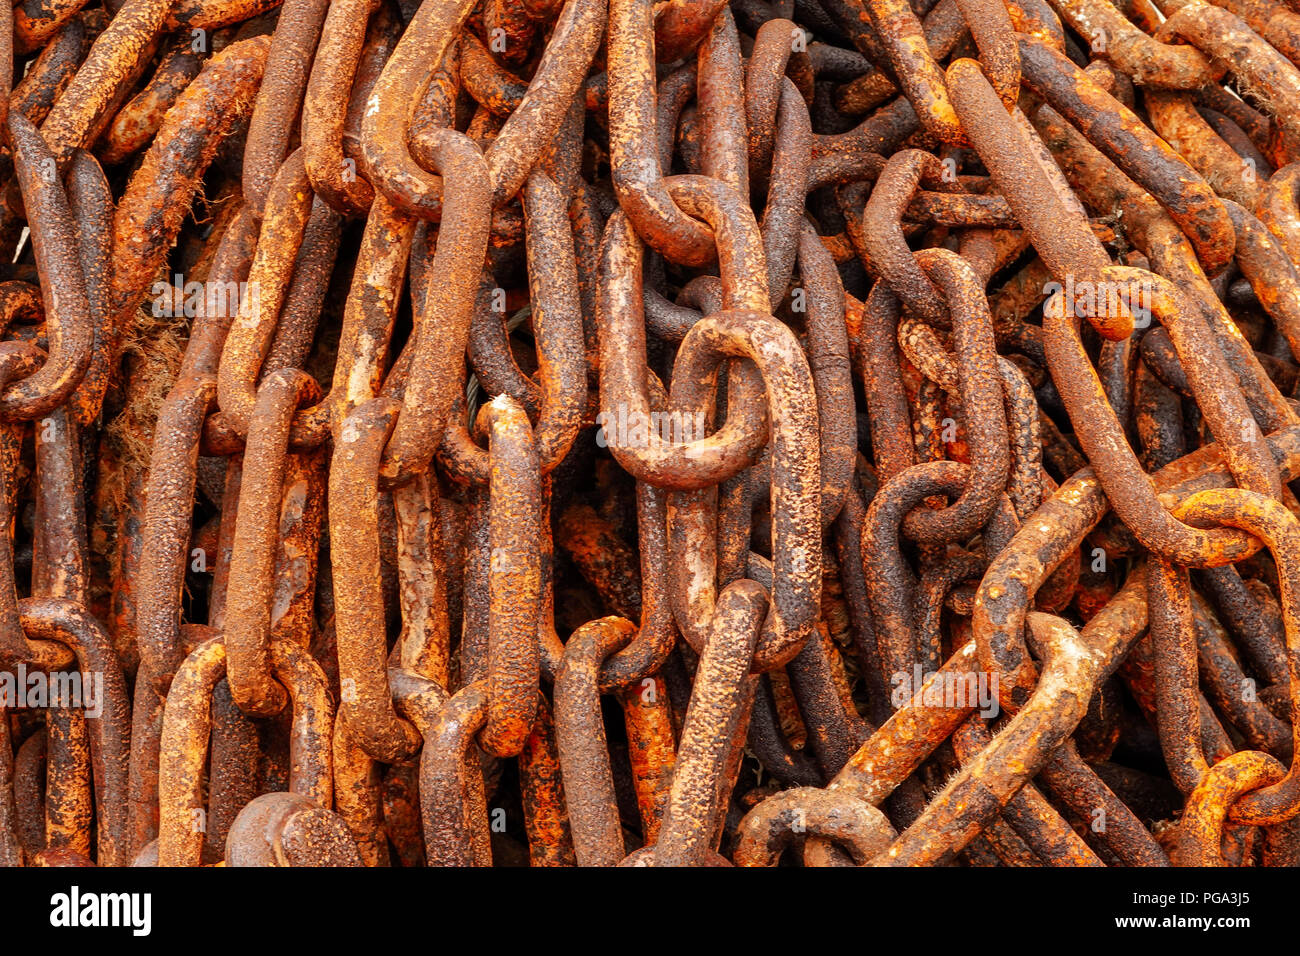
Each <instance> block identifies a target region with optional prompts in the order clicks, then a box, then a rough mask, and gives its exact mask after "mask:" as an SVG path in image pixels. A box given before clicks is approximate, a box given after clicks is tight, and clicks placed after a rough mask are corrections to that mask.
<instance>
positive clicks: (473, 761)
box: [420, 682, 492, 866]
mask: <svg viewBox="0 0 1300 956" xmlns="http://www.w3.org/2000/svg"><path fill="white" fill-rule="evenodd" d="M487 712H488V693H487V685H486V684H485V683H483V682H475V683H472V684H467V685H466V686H464V687H462V688H461V689H460V690H458V691H457V692H456V693H455V694H454V695H452V697H451V698H449V699H448V700H447V702H446V703H445V704H443V705H442V707H441V708H439V709H438V711H437V713H436V714H435V716H434V718H433V720H432V721H431V722H430V723H429V725H428V727H427V728H425V729H424V730H423V735H424V750H423V752H422V753H421V754H420V816H421V818H422V819H423V821H424V846H425V852H426V854H427V858H428V862H429V865H430V866H490V865H491V864H492V854H491V849H490V848H489V846H488V823H487V807H486V803H485V798H484V793H483V774H482V771H481V769H480V767H479V759H478V752H477V748H476V747H475V746H474V736H475V734H477V733H478V732H479V731H480V730H482V729H483V727H484V726H485V725H486V723H487Z"/></svg>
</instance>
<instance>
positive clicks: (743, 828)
mask: <svg viewBox="0 0 1300 956" xmlns="http://www.w3.org/2000/svg"><path fill="white" fill-rule="evenodd" d="M804 835H811V836H814V837H820V838H821V839H823V840H828V841H830V842H832V843H835V844H837V845H839V846H842V847H843V848H844V849H845V850H846V851H847V852H848V853H849V854H850V856H852V858H853V861H854V862H855V863H857V864H858V865H859V866H863V865H865V864H867V863H868V862H870V861H871V860H872V859H873V858H874V857H875V856H876V855H877V854H879V853H881V852H882V851H884V850H885V849H886V848H888V846H889V844H890V843H892V842H893V841H894V839H895V838H896V837H897V835H898V834H897V833H896V831H895V830H894V828H893V826H891V825H890V823H889V819H888V818H887V817H886V816H885V815H884V814H883V813H881V812H880V811H879V810H877V809H876V808H875V807H873V806H871V805H870V804H867V803H863V802H862V801H861V800H856V799H854V798H853V797H851V796H849V795H848V794H844V793H842V792H840V791H835V790H815V789H813V788H811V787H800V788H797V789H794V790H786V791H784V792H782V793H780V794H777V795H776V796H774V797H769V798H768V799H766V800H764V801H763V802H762V803H760V804H759V805H758V806H757V807H755V808H754V809H753V810H751V811H750V812H749V813H748V814H746V816H745V819H744V820H742V821H741V823H740V830H739V837H738V839H737V841H736V848H735V851H734V856H735V861H736V865H737V866H776V865H777V863H778V862H779V861H780V859H781V854H782V853H783V852H784V851H785V849H786V848H787V847H789V846H791V845H797V844H798V843H800V842H802V840H803V839H804V838H805V836H804Z"/></svg>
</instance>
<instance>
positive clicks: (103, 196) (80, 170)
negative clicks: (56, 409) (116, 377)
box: [67, 150, 120, 428]
mask: <svg viewBox="0 0 1300 956" xmlns="http://www.w3.org/2000/svg"><path fill="white" fill-rule="evenodd" d="M67 188H68V206H69V209H70V212H71V213H72V216H73V218H74V220H75V222H76V231H77V250H78V252H79V253H80V257H81V271H82V275H83V276H84V277H85V284H86V299H87V302H88V303H89V306H90V320H91V326H92V330H93V331H92V341H91V355H90V364H89V365H88V366H87V368H86V374H85V375H84V376H83V377H82V379H81V383H80V384H79V385H78V386H77V388H76V390H75V391H74V392H73V393H72V397H71V398H70V399H69V402H68V406H69V411H70V413H71V417H72V422H73V424H75V425H77V426H78V427H83V428H84V427H85V426H87V425H90V424H91V423H92V422H94V421H95V420H96V419H98V418H99V413H100V410H101V408H102V407H103V404H104V394H105V393H106V392H107V390H108V384H109V379H110V377H111V376H112V374H113V371H114V366H115V359H116V357H117V355H118V354H119V351H120V336H119V334H118V330H117V328H116V326H115V325H114V323H113V319H114V316H113V312H112V310H111V309H110V308H109V299H110V295H111V288H112V283H113V260H112V246H113V194H112V192H110V190H109V185H108V180H107V179H106V178H105V177H104V171H103V170H102V169H101V168H100V166H99V163H97V162H95V160H94V158H92V157H91V155H90V154H89V153H87V152H85V151H83V150H77V151H76V152H75V153H73V154H72V165H71V168H70V169H69V170H68V184H67Z"/></svg>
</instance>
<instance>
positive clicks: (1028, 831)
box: [952, 716, 1105, 866]
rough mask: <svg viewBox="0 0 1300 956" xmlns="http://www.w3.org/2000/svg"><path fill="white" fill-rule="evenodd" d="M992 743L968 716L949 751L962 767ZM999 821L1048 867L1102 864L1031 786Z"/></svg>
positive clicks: (1010, 803) (975, 719) (1013, 800)
mask: <svg viewBox="0 0 1300 956" xmlns="http://www.w3.org/2000/svg"><path fill="white" fill-rule="evenodd" d="M992 741H993V735H992V733H991V732H990V731H989V729H988V727H987V726H986V725H985V723H984V721H983V720H982V719H980V718H979V717H977V716H972V717H970V718H968V719H967V720H966V722H965V723H964V724H962V725H961V726H960V727H958V728H957V731H956V732H955V733H954V734H953V735H952V748H953V752H954V753H955V754H956V755H957V758H958V760H960V761H961V763H962V765H963V766H965V765H966V764H969V763H970V762H971V761H972V760H974V759H975V758H976V757H977V756H978V754H979V753H980V751H981V750H983V749H984V748H985V747H987V746H989V744H990V743H992ZM1067 745H1068V743H1067ZM1002 819H1003V821H1004V822H1006V823H1007V824H1009V825H1010V826H1011V828H1012V829H1013V830H1015V832H1016V833H1017V834H1019V835H1020V837H1021V838H1022V839H1023V840H1024V842H1025V845H1026V846H1028V847H1029V849H1030V850H1032V851H1033V852H1034V854H1035V855H1036V856H1037V857H1038V858H1039V859H1040V860H1042V861H1043V862H1044V863H1046V864H1047V865H1048V866H1104V865H1105V864H1103V863H1102V861H1101V860H1100V859H1099V858H1098V857H1097V854H1096V853H1094V852H1093V851H1092V850H1091V849H1090V848H1089V846H1088V844H1087V843H1085V842H1084V840H1083V837H1081V836H1079V835H1078V834H1077V833H1075V832H1074V830H1072V829H1070V827H1069V825H1068V824H1067V823H1066V822H1065V821H1064V820H1063V819H1062V818H1061V815H1060V814H1059V813H1057V812H1056V810H1055V809H1054V808H1053V807H1052V805H1051V804H1049V803H1048V802H1047V800H1046V799H1045V798H1044V797H1043V795H1042V793H1040V792H1039V790H1038V788H1037V787H1036V786H1034V784H1032V783H1027V784H1025V785H1024V786H1023V787H1021V788H1020V790H1018V791H1017V792H1016V794H1015V796H1013V797H1012V798H1011V799H1010V800H1008V801H1007V805H1006V808H1005V809H1004V810H1003V812H1002Z"/></svg>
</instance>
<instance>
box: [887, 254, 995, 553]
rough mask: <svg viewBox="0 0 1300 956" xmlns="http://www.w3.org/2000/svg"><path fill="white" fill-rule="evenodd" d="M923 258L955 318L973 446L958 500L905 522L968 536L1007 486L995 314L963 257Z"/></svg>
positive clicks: (909, 527)
mask: <svg viewBox="0 0 1300 956" xmlns="http://www.w3.org/2000/svg"><path fill="white" fill-rule="evenodd" d="M918 262H919V264H920V265H921V267H922V268H923V269H924V270H925V273H926V275H927V276H928V277H929V278H932V279H933V280H934V281H935V282H937V283H938V286H939V288H940V289H941V290H942V295H943V297H944V299H945V300H946V302H947V304H948V310H949V313H950V315H951V316H952V317H953V323H952V324H953V346H954V350H955V352H956V355H957V363H956V364H957V372H958V377H959V380H960V392H961V399H962V407H963V411H964V420H965V426H966V432H967V435H968V442H969V444H970V448H971V471H970V479H969V482H968V484H967V487H966V488H964V489H963V490H962V492H961V496H960V497H959V498H958V499H957V501H956V502H954V503H953V504H952V505H950V506H948V507H947V508H944V509H942V510H939V511H933V510H930V509H919V510H917V511H914V512H913V513H912V514H910V515H908V516H907V517H906V518H905V519H904V521H903V530H904V532H905V533H906V534H907V535H908V536H909V537H912V538H914V539H915V540H917V541H921V542H923V543H931V544H937V543H942V542H947V541H955V540H959V539H962V538H965V537H969V536H970V535H971V534H973V533H974V532H975V530H976V529H978V528H979V527H981V526H982V525H983V524H984V523H985V522H986V521H988V519H989V516H990V515H991V514H992V511H993V507H994V505H995V503H996V501H997V497H998V495H999V494H1001V492H1002V490H1003V489H1004V488H1005V487H1006V483H1007V474H1008V471H1009V469H1010V451H1009V448H1008V444H1007V419H1006V409H1005V407H1004V406H1003V403H1002V386H1001V382H1000V380H999V379H1000V375H999V373H998V371H997V359H996V352H995V348H996V347H995V344H994V341H993V319H992V317H991V316H990V314H989V311H988V303H987V300H986V299H985V298H984V294H983V292H982V291H981V289H980V282H979V279H978V277H977V276H976V275H975V273H974V272H973V271H972V270H971V269H970V267H969V266H968V265H967V264H966V261H965V260H964V259H962V258H961V257H959V256H957V255H954V254H952V253H949V252H944V251H941V250H926V251H924V252H922V253H921V254H919V256H918Z"/></svg>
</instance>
